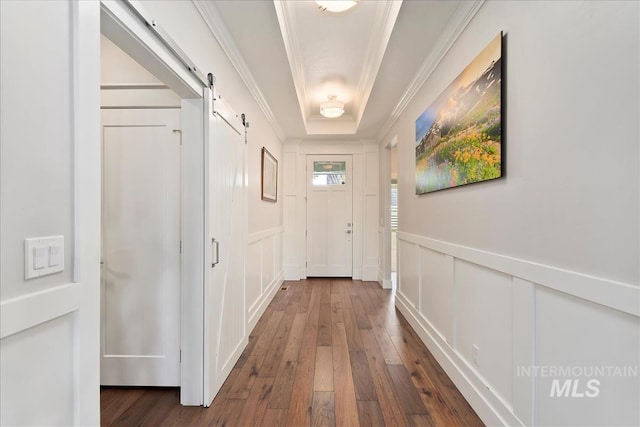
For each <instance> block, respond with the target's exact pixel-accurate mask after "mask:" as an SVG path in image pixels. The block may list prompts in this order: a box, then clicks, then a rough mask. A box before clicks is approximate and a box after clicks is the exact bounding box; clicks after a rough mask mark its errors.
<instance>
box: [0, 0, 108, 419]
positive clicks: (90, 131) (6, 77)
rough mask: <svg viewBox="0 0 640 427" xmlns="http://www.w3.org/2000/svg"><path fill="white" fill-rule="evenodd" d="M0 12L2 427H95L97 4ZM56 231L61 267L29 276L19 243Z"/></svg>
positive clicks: (11, 5) (1, 6)
mask: <svg viewBox="0 0 640 427" xmlns="http://www.w3.org/2000/svg"><path fill="white" fill-rule="evenodd" d="M0 17H1V18H0V19H1V24H0V31H1V34H0V43H1V46H0V63H1V64H2V67H1V71H0V88H1V92H0V102H1V107H0V111H1V123H2V124H1V126H0V128H1V138H0V141H1V142H0V195H1V197H0V200H1V202H0V203H1V205H0V236H1V237H0V241H1V247H2V250H1V254H0V265H1V272H0V316H1V319H0V378H1V380H0V408H1V409H0V424H2V425H44V424H47V425H65V426H68V425H98V424H99V422H100V418H99V388H98V375H99V365H98V360H99V359H98V349H99V256H100V254H99V241H100V234H99V233H100V228H99V227H100V210H99V208H100V195H99V193H98V192H96V191H95V189H96V187H99V180H100V177H99V170H100V164H99V157H98V155H99V111H98V102H99V92H98V90H99V88H98V86H99V63H98V61H99V58H98V52H99V5H98V3H95V2H81V3H78V2H71V1H59V2H1V3H0ZM80 165H82V167H80ZM52 235H62V236H64V242H65V250H64V254H65V259H64V271H63V272H61V273H55V274H52V275H49V276H44V277H41V278H34V279H31V280H25V279H24V265H25V250H24V239H25V238H35V237H46V236H52Z"/></svg>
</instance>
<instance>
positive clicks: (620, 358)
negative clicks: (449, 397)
mask: <svg viewBox="0 0 640 427" xmlns="http://www.w3.org/2000/svg"><path fill="white" fill-rule="evenodd" d="M639 17H640V4H638V3H637V2H601V1H593V2H579V1H557V2H484V3H483V4H482V6H481V7H480V8H479V9H478V10H477V12H476V13H475V15H473V16H472V17H470V21H469V23H468V25H465V26H463V27H460V28H457V29H456V31H453V32H449V33H447V34H449V35H453V39H449V40H442V42H443V43H445V42H447V41H449V42H450V47H448V48H446V49H443V52H446V53H443V55H442V56H441V57H440V58H437V60H435V61H432V62H431V63H429V64H427V65H428V66H425V67H424V69H425V70H428V74H427V75H426V76H425V80H424V83H423V84H422V85H421V86H420V87H418V88H417V89H416V90H415V93H412V94H410V95H411V98H412V99H411V101H409V102H408V103H407V104H406V109H405V110H404V112H403V113H402V114H401V115H400V116H399V117H398V120H397V121H396V122H395V124H394V125H393V126H392V127H391V129H390V130H389V132H388V133H387V134H386V135H384V136H383V137H381V138H380V145H381V146H384V145H386V144H388V141H389V140H390V139H391V138H393V137H394V136H397V140H398V163H399V175H398V186H399V209H398V211H399V227H400V232H399V239H400V242H399V249H398V250H399V254H398V258H399V271H398V278H399V280H398V293H397V300H396V301H397V306H398V308H399V309H400V310H401V311H402V312H403V313H404V314H405V316H406V317H407V319H408V320H409V321H410V322H411V324H412V325H413V326H414V327H415V328H416V330H417V331H418V333H419V334H420V336H421V337H422V339H423V340H424V341H425V343H426V344H427V346H428V347H429V349H430V350H431V351H432V352H433V353H434V355H435V356H436V357H437V358H438V360H439V361H440V363H441V364H442V365H443V367H444V368H445V370H446V371H447V373H448V374H449V375H450V376H451V378H452V379H453V381H454V382H455V384H456V385H457V386H458V387H459V388H460V389H461V391H462V392H463V394H464V395H465V397H466V398H467V399H468V400H469V402H470V403H471V405H472V406H473V407H474V409H475V410H476V411H477V412H478V414H479V415H480V416H481V417H482V419H483V420H484V421H485V422H486V423H487V424H489V425H495V424H506V425H520V424H524V425H540V426H546V425H639V424H640V409H639V406H638V402H639V401H640V387H639V385H640V372H638V371H639V370H640V317H639V316H640V286H639V279H640V276H639V275H640V270H639V269H638V265H639V259H640V252H639V247H640V231H639V230H640V228H639V226H640V176H639V172H638V171H639V170H640V167H639V165H640V151H639V147H640V144H639V142H640V129H639V128H638V117H640V80H639V79H638V75H640V19H639ZM500 31H503V33H504V42H503V61H504V67H505V68H504V73H503V81H502V84H503V90H504V97H503V138H504V144H505V145H504V147H505V150H504V151H503V153H502V154H503V161H504V163H505V166H506V169H505V172H506V176H505V177H504V178H502V179H500V180H496V181H492V182H486V183H481V184H474V185H469V186H465V187H460V188H455V189H450V190H445V191H439V192H436V193H430V194H425V195H420V196H417V195H416V194H415V174H414V168H415V120H416V118H417V117H418V116H419V115H420V114H421V113H422V112H423V111H424V110H425V109H426V108H427V107H429V105H430V104H431V103H432V102H433V101H434V99H436V98H437V97H438V96H439V95H440V93H442V91H443V90H444V89H445V88H446V87H447V86H448V85H449V84H450V82H451V81H452V80H453V79H454V78H455V77H456V76H457V75H458V74H459V73H460V71H462V70H463V69H464V67H465V66H466V65H467V64H468V63H469V62H470V61H471V60H472V59H473V58H474V57H475V56H476V55H477V54H478V53H479V52H480V51H481V50H482V48H483V47H484V46H485V45H486V44H487V43H488V42H489V41H490V40H491V39H492V38H493V37H495V35H496V34H498V33H499V32H500ZM445 44H446V43H445ZM431 59H433V58H431ZM614 159H615V160H614ZM383 208H386V207H383ZM607 367H612V368H616V370H615V371H611V370H609V371H607ZM563 369H564V370H563ZM603 370H604V371H603ZM590 381H591V382H590ZM589 386H591V387H592V388H589Z"/></svg>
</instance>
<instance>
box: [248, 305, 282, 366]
mask: <svg viewBox="0 0 640 427" xmlns="http://www.w3.org/2000/svg"><path fill="white" fill-rule="evenodd" d="M283 316H284V311H274V312H273V314H272V315H271V318H270V319H269V322H268V324H267V326H266V328H265V330H264V332H263V333H262V335H260V336H259V337H258V341H257V342H256V345H255V347H254V348H253V351H252V352H251V355H252V356H262V357H264V356H265V355H266V354H267V351H269V347H270V346H271V341H272V340H273V336H274V335H275V334H276V331H277V330H278V325H279V324H280V321H281V320H282V317H283Z"/></svg>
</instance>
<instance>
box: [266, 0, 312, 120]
mask: <svg viewBox="0 0 640 427" xmlns="http://www.w3.org/2000/svg"><path fill="white" fill-rule="evenodd" d="M293 3H294V2H288V1H274V2H273V5H274V7H275V9H276V16H277V17H278V24H279V25H280V32H281V33H282V40H283V41H284V49H285V51H286V52H287V58H288V59H289V67H290V69H291V76H292V77H293V85H294V87H295V89H296V96H297V97H298V104H299V106H300V112H301V113H302V121H303V122H304V124H305V128H306V126H307V118H308V117H309V116H310V115H311V111H310V110H309V102H308V99H309V94H308V93H307V85H306V82H305V78H304V66H303V64H302V55H301V49H300V46H299V44H298V38H297V37H296V34H298V29H297V23H296V19H295V12H294V11H293V8H294V4H293Z"/></svg>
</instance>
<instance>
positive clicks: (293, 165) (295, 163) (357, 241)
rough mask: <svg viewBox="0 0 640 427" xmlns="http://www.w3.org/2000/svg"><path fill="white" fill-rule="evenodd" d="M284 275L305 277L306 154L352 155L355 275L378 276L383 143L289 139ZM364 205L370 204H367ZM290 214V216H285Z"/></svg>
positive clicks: (286, 149) (359, 277) (362, 277)
mask: <svg viewBox="0 0 640 427" xmlns="http://www.w3.org/2000/svg"><path fill="white" fill-rule="evenodd" d="M283 148H284V154H283V156H284V162H283V164H284V179H283V182H284V186H283V193H284V194H283V210H284V212H285V214H284V215H285V223H284V242H283V262H284V274H285V280H300V279H306V278H307V268H306V262H307V257H306V252H307V246H306V245H307V240H306V237H305V231H306V228H307V206H306V197H307V181H306V166H307V155H341V154H351V155H352V156H353V163H352V165H353V261H352V262H353V279H354V280H365V281H376V280H377V279H378V270H379V266H378V256H379V248H378V228H379V211H380V209H379V200H378V194H379V188H380V181H379V179H378V173H379V164H378V153H379V145H378V142H377V141H375V140H339V141H335V140H332V141H311V142H302V141H289V142H287V143H286V144H285V145H284V147H283ZM365 207H366V208H365ZM287 218H289V220H287Z"/></svg>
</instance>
